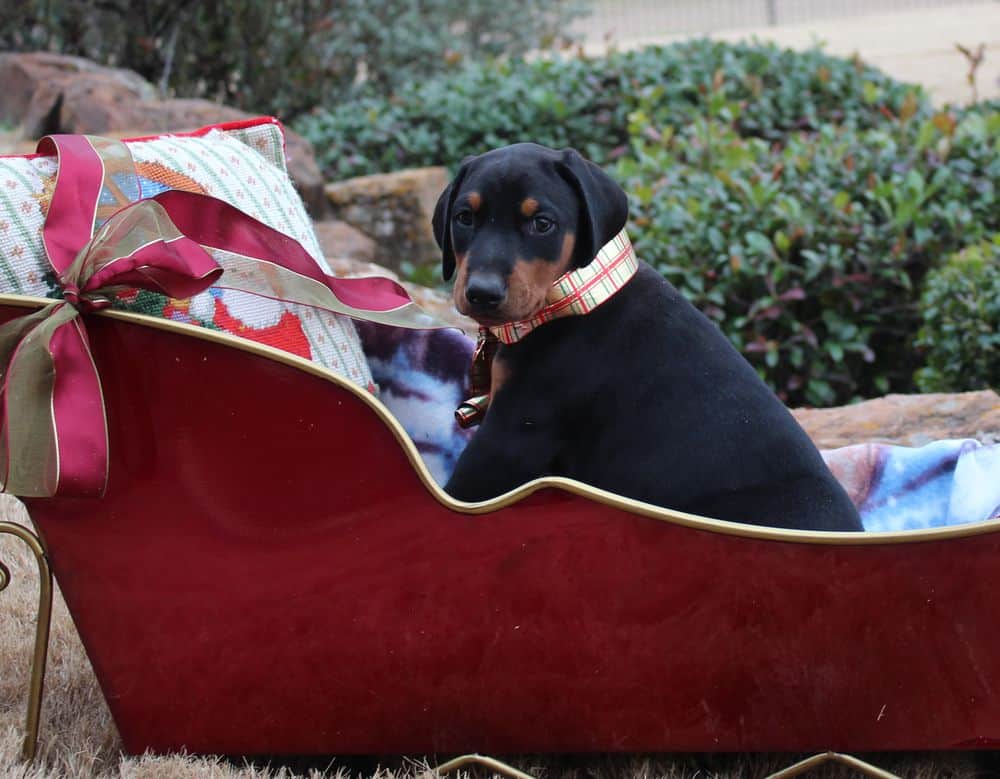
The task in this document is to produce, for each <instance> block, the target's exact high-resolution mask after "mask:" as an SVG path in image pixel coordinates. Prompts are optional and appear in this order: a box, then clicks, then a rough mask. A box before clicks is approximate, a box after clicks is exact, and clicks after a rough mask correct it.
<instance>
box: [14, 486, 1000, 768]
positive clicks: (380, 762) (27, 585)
mask: <svg viewBox="0 0 1000 779" xmlns="http://www.w3.org/2000/svg"><path fill="white" fill-rule="evenodd" d="M0 519H6V520H11V521H18V522H22V523H24V524H27V518H26V515H25V513H24V511H23V509H22V508H21V507H20V504H18V503H17V502H16V501H14V500H13V499H11V498H8V497H7V496H0ZM0 560H2V561H3V562H4V563H5V564H6V565H7V566H8V567H9V568H10V571H11V575H12V582H11V584H10V586H9V587H8V588H7V590H5V591H4V592H2V593H0V626H2V631H0V669H2V676H0V777H11V779H15V777H16V778H17V779H53V778H55V777H58V778H59V779H62V778H63V777H102V778H104V777H108V778H109V779H110V777H123V778H126V779H132V777H143V779H146V778H147V777H148V778H150V779H292V778H293V777H299V776H309V777H312V776H320V775H325V776H332V777H335V778H336V779H347V778H348V777H355V776H356V777H372V778H373V779H416V777H429V776H430V775H431V774H430V768H429V766H428V762H427V759H425V758H420V759H419V760H413V759H410V758H401V757H381V758H368V759H351V760H345V759H340V758H330V759H322V760H317V759H308V760H307V759H299V760H286V761H280V762H279V761H272V762H271V763H270V764H267V763H253V764H249V763H247V762H246V761H241V760H226V759H223V758H217V757H207V758H206V757H190V756H183V755H171V756H166V757H156V756H148V755H147V756H142V757H128V756H124V755H122V754H121V752H120V749H121V743H120V741H119V738H118V733H117V731H116V730H115V726H114V723H113V722H112V721H111V716H110V714H109V712H108V708H107V706H106V704H105V702H104V698H103V697H102V695H101V691H100V688H99V687H98V685H97V680H96V679H95V677H94V672H93V670H92V669H91V667H90V662H89V661H88V660H87V657H86V655H85V654H84V651H83V647H82V645H81V644H80V639H79V636H78V635H77V633H76V629H75V627H74V626H73V623H72V621H71V620H70V617H69V614H68V613H67V611H66V606H65V604H64V603H63V601H62V598H61V596H60V595H59V594H58V592H57V594H56V602H55V609H54V614H53V621H52V639H51V644H50V648H49V668H48V675H47V678H46V694H45V705H44V707H43V711H42V730H41V740H40V747H39V754H38V757H37V758H36V760H35V762H34V763H33V764H31V765H24V764H22V763H20V761H19V754H20V748H21V738H22V726H23V717H24V702H25V698H26V694H27V683H28V668H29V663H30V657H31V649H32V642H33V640H34V619H35V610H36V606H37V598H38V589H37V576H36V571H35V563H34V559H33V558H32V557H31V555H30V553H29V552H28V551H27V550H26V549H25V547H24V545H23V544H21V542H20V541H18V540H17V539H14V538H11V537H9V536H0ZM931 704H932V702H930V701H928V705H931ZM442 759H443V758H442ZM507 759H509V760H510V762H512V763H513V764H514V765H516V766H517V767H518V768H520V769H522V770H524V771H527V772H529V773H531V774H533V775H535V776H544V777H545V779H624V778H625V777H641V779H654V778H657V779H660V778H662V779H695V778H697V779H724V778H730V777H731V778H732V779H736V778H737V777H739V778H740V779H742V778H743V777H747V778H752V777H762V776H766V775H767V774H769V773H771V772H773V771H776V770H778V769H780V768H783V767H785V766H787V765H789V764H790V763H792V762H794V760H795V759H796V756H792V755H655V756H652V755H587V756H544V757H543V756H521V757H514V758H507ZM869 759H870V760H871V761H872V762H874V763H875V764H876V765H879V766H881V767H884V768H886V769H887V770H890V771H895V772H896V773H898V774H900V775H901V776H906V777H914V779H971V778H972V777H980V776H982V777H987V776H997V775H1000V765H998V764H996V763H995V762H992V763H991V760H992V756H989V755H975V754H935V755H913V754H910V755H882V756H877V757H871V758H869ZM433 762H437V761H433ZM478 773H480V774H481V775H485V772H482V771H480V772H478ZM855 775H856V774H854V773H852V772H851V771H849V770H847V769H846V768H843V767H839V766H832V765H831V766H826V767H824V768H820V769H817V770H814V771H812V772H811V773H809V776H810V777H817V778H818V779H823V778H824V777H825V778H826V779H840V778H841V777H843V778H846V777H851V776H855ZM466 776H467V774H466Z"/></svg>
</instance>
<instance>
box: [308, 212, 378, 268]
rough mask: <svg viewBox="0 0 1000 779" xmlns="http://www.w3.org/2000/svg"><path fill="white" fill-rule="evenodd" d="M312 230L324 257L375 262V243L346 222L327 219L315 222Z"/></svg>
mask: <svg viewBox="0 0 1000 779" xmlns="http://www.w3.org/2000/svg"><path fill="white" fill-rule="evenodd" d="M313 229H314V230H315V231H316V238H317V239H318V240H319V245H320V248H321V249H322V250H323V256H324V257H327V258H332V257H336V258H338V259H345V260H356V261H360V262H374V261H375V241H373V240H372V239H371V238H369V237H368V236H367V235H365V234H364V233H363V232H361V231H360V230H358V229H357V228H355V227H351V226H350V225H349V224H347V223H346V222H338V221H336V220H335V219H329V220H326V221H323V222H315V223H314V224H313Z"/></svg>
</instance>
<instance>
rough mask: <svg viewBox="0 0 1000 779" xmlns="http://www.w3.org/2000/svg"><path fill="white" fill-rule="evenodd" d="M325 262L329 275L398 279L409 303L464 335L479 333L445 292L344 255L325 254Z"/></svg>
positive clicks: (473, 323) (475, 325) (474, 324)
mask: <svg viewBox="0 0 1000 779" xmlns="http://www.w3.org/2000/svg"><path fill="white" fill-rule="evenodd" d="M327 262H328V263H329V264H330V269H331V270H332V271H333V275H334V276H338V277H340V278H356V277H359V276H386V277H388V278H390V279H393V280H394V281H398V282H399V283H400V284H402V285H403V286H404V287H405V288H406V291H407V292H409V293H410V297H411V298H413V302H414V303H416V304H417V305H418V306H420V307H421V308H422V309H424V311H426V312H427V313H428V314H432V315H433V316H435V317H437V318H438V319H440V320H441V321H442V322H444V323H445V324H447V325H451V326H452V327H457V328H458V329H459V330H462V331H464V332H465V333H466V335H471V336H475V335H476V333H478V332H479V325H477V324H476V323H475V322H474V321H473V320H471V319H469V318H468V317H465V316H462V315H461V314H459V313H458V311H456V310H455V306H454V304H453V303H452V302H451V295H449V294H448V293H447V292H443V291H441V290H437V289H431V288H430V287H422V286H420V285H419V284H411V283H409V282H406V281H402V280H401V279H400V278H399V275H398V274H396V273H394V272H393V271H391V270H389V269H388V268H385V267H383V266H381V265H376V264H375V263H371V262H363V261H359V260H351V259H347V258H344V257H327Z"/></svg>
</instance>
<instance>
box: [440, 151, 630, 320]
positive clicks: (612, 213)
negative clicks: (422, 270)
mask: <svg viewBox="0 0 1000 779" xmlns="http://www.w3.org/2000/svg"><path fill="white" fill-rule="evenodd" d="M627 217H628V200H627V198H626V197H625V193H624V192H622V190H621V187H619V186H618V185H617V184H616V183H615V182H614V181H613V180H612V179H611V178H610V177H609V176H608V175H607V174H606V173H605V172H604V171H602V170H601V169H600V168H599V167H597V166H596V165H594V164H593V163H592V162H588V161H587V160H585V159H583V157H581V156H580V155H579V154H578V153H577V152H576V151H574V150H573V149H564V150H562V151H555V150H553V149H548V148H546V147H544V146H538V145H536V144H533V143H519V144H515V145H514V146H506V147H504V148H502V149H496V150H494V151H491V152H487V153H486V154H482V155H480V156H478V157H470V158H467V159H466V160H465V161H463V163H462V165H461V167H460V168H459V170H458V173H457V174H456V175H455V179H454V181H452V182H451V184H450V185H449V186H448V188H447V189H445V191H444V192H443V193H441V197H440V198H439V199H438V203H437V207H436V208H435V209H434V219H433V224H434V237H435V238H436V239H437V242H438V246H440V247H441V260H442V272H443V275H444V278H445V280H446V281H447V280H448V279H450V278H451V277H452V275H455V289H454V300H455V307H456V308H457V309H458V310H459V311H461V312H462V313H463V314H466V315H468V316H471V317H472V318H473V319H475V320H477V321H478V322H479V323H480V324H483V325H497V324H501V323H503V322H511V321H515V320H518V319H525V318H527V317H530V316H532V315H533V314H535V313H536V312H537V311H538V310H539V309H540V308H542V306H544V304H545V296H546V294H547V293H548V290H549V288H550V287H551V286H552V283H553V282H554V281H555V280H556V279H558V278H559V277H560V276H561V275H563V274H564V273H566V271H569V270H573V269H575V268H579V267H583V266H584V265H586V264H587V263H589V262H590V261H591V260H592V259H593V258H594V256H595V255H596V254H597V252H598V250H599V249H600V248H601V247H602V246H603V245H604V244H605V243H607V242H608V241H609V240H611V239H612V238H613V237H614V236H615V235H616V234H617V233H618V232H619V231H620V230H621V229H622V227H624V226H625V220H626V218H627ZM456 271H457V272H456Z"/></svg>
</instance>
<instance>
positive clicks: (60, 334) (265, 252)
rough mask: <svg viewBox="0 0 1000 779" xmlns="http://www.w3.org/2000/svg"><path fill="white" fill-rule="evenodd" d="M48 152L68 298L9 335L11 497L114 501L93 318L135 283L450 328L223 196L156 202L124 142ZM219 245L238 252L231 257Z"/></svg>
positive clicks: (47, 236)
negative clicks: (106, 497)
mask: <svg viewBox="0 0 1000 779" xmlns="http://www.w3.org/2000/svg"><path fill="white" fill-rule="evenodd" d="M38 151H39V152H40V153H43V154H46V153H47V154H51V153H56V154H58V157H59V168H58V177H57V180H56V187H55V191H54V193H53V195H52V202H51V204H50V206H49V211H48V215H47V217H46V220H45V225H44V228H43V241H44V244H45V250H46V254H47V255H48V259H49V263H50V264H51V266H52V268H53V270H54V271H55V274H56V277H57V279H58V283H59V285H60V287H61V288H62V291H63V299H62V300H60V301H55V302H53V303H52V304H50V305H49V306H46V307H45V308H43V309H41V310H39V311H36V312H34V313H31V314H28V315H26V316H23V317H19V318H17V319H14V320H12V321H10V322H8V323H6V324H5V325H3V326H2V327H0V379H2V384H0V478H2V479H3V484H2V487H3V490H4V491H5V492H11V493H13V494H16V495H21V496H25V497H29V496H30V497H40V496H52V495H56V494H58V495H60V496H74V497H76V496H81V497H82V496H99V495H101V494H103V493H104V490H105V488H106V485H107V472H108V440H107V424H106V419H105V414H104V400H103V395H102V392H101V383H100V378H99V377H98V375H97V370H96V368H95V366H94V362H93V359H92V358H91V354H90V344H89V341H88V338H87V332H86V328H85V326H84V318H83V317H81V316H80V314H83V313H91V312H94V311H99V310H101V309H104V308H107V307H109V306H110V305H111V304H112V300H113V298H114V296H115V295H116V293H117V292H118V291H120V290H122V289H124V288H135V287H138V288H141V289H145V290H150V291H153V292H159V293H161V294H164V295H167V296H168V297H171V298H188V297H191V296H192V295H195V294H197V293H198V292H201V291H202V290H204V289H206V288H208V287H210V286H212V285H213V284H218V286H222V287H226V288H230V289H236V290H240V291H245V292H251V293H255V294H260V295H266V296H268V297H272V298H275V299H280V300H285V301H288V302H293V303H300V304H303V305H310V306H316V307H319V308H324V309H326V310H329V311H333V312H336V313H342V314H346V315H348V316H353V317H356V318H362V319H368V320H371V321H375V322H382V323H386V324H392V325H396V326H402V327H437V326H439V325H438V324H437V323H436V322H435V321H434V320H433V319H432V318H431V317H429V316H428V315H426V314H424V313H423V312H422V311H420V309H418V308H417V307H416V306H415V305H414V304H413V303H412V301H411V300H410V299H409V296H408V295H407V294H406V291H405V290H404V289H403V288H402V287H401V286H400V285H398V284H396V283H395V282H394V281H392V280H391V279H384V278H370V279H335V278H333V277H331V276H327V275H326V274H325V273H324V272H323V271H322V269H321V268H320V267H319V266H318V265H317V264H316V262H315V261H314V260H313V258H312V257H311V256H310V255H309V254H308V252H306V251H305V249H303V248H302V246H301V245H300V244H299V243H297V242H296V241H294V240H292V239H291V238H289V237H288V236H286V235H284V234H282V233H280V232H278V231H277V230H274V229H272V228H270V227H268V226H267V225H265V224H263V223H261V222H258V221H257V220H255V219H253V218H252V217H250V216H248V215H246V214H244V213H243V212H242V211H240V210H238V209H237V208H235V207H233V206H231V205H229V204H228V203H225V202H223V201H221V200H218V199H216V198H212V197H209V196H207V195H199V194H195V193H191V192H182V191H177V190H171V191H168V192H163V193H161V194H159V195H157V196H156V197H153V198H147V199H142V198H141V189H140V185H139V178H138V176H137V175H136V174H135V168H134V164H133V162H132V158H131V154H130V153H129V151H128V147H126V146H125V145H124V144H123V143H121V142H119V141H112V140H108V139H104V138H95V137H87V136H78V135H57V136H50V137H47V138H43V139H42V140H41V141H40V142H39V146H38ZM206 247H208V248H211V249H221V250H225V254H224V255H223V254H220V255H219V257H220V261H221V262H220V261H217V260H216V259H215V258H213V256H212V255H211V254H209V252H208V251H207V250H206ZM231 271H232V272H231Z"/></svg>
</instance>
